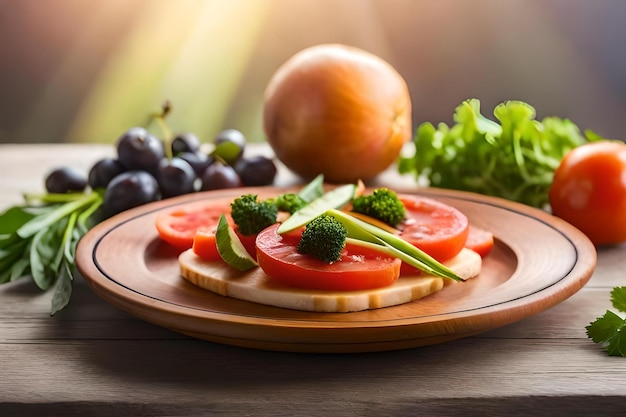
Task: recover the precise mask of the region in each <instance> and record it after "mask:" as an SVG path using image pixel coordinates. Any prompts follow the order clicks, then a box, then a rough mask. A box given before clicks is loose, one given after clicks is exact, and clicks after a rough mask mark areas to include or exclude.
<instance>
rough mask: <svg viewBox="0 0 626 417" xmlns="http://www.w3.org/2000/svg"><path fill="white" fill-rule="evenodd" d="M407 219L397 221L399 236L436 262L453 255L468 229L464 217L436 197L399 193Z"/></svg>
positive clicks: (443, 260)
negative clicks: (402, 194)
mask: <svg viewBox="0 0 626 417" xmlns="http://www.w3.org/2000/svg"><path fill="white" fill-rule="evenodd" d="M399 197H400V200H401V201H402V203H403V204H404V207H405V208H406V220H405V221H403V222H402V223H401V224H400V225H398V229H399V230H400V234H399V235H400V236H401V237H402V238H403V239H405V240H406V241H408V242H410V243H411V244H413V245H414V246H416V247H418V248H419V249H421V250H423V251H424V252H426V253H427V254H429V255H430V256H432V257H433V258H435V259H436V260H438V261H439V262H445V261H447V260H448V259H451V258H453V257H454V256H456V255H457V254H458V253H459V252H460V251H461V249H463V247H464V246H465V241H466V240H467V235H468V233H469V222H468V220H467V217H466V216H465V215H464V214H463V213H461V212H460V211H459V210H457V209H455V208H454V207H451V206H449V205H447V204H444V203H441V202H439V201H436V200H433V199H430V198H425V197H419V196H399Z"/></svg>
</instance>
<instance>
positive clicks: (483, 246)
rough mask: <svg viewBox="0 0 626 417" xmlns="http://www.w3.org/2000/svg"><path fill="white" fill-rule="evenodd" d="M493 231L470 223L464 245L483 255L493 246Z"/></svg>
mask: <svg viewBox="0 0 626 417" xmlns="http://www.w3.org/2000/svg"><path fill="white" fill-rule="evenodd" d="M493 243H494V242H493V233H491V232H490V231H488V230H484V229H481V228H480V227H476V226H473V225H471V224H470V228H469V234H468V235H467V241H466V242H465V247H466V248H468V249H471V250H473V251H474V252H476V253H477V254H479V255H480V256H481V257H483V258H484V257H485V256H487V255H488V254H489V252H491V249H492V248H493Z"/></svg>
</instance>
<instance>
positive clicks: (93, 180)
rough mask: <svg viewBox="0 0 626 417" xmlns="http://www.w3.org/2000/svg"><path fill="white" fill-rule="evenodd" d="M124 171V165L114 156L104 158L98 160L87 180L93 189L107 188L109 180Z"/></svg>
mask: <svg viewBox="0 0 626 417" xmlns="http://www.w3.org/2000/svg"><path fill="white" fill-rule="evenodd" d="M122 172H124V166H123V165H122V164H121V162H120V161H118V160H117V159H114V158H104V159H101V160H99V161H97V162H96V163H95V164H93V166H92V167H91V169H90V170H89V174H88V175H87V182H88V184H89V186H90V187H91V188H92V189H94V190H95V189H97V188H106V186H107V185H109V182H111V180H112V179H113V178H115V177H116V176H118V175H119V174H121V173H122Z"/></svg>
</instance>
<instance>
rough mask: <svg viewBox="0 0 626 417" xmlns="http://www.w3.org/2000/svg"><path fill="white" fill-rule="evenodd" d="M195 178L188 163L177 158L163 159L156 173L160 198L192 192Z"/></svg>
mask: <svg viewBox="0 0 626 417" xmlns="http://www.w3.org/2000/svg"><path fill="white" fill-rule="evenodd" d="M196 178H197V176H196V172H195V171H194V170H193V168H192V167H191V165H190V164H189V162H187V161H185V160H184V159H181V158H178V157H173V158H172V159H164V160H163V161H162V163H161V164H159V168H158V169H157V173H156V180H157V182H158V183H159V189H160V190H161V197H162V198H168V197H174V196H177V195H182V194H189V193H192V192H194V191H195V181H196Z"/></svg>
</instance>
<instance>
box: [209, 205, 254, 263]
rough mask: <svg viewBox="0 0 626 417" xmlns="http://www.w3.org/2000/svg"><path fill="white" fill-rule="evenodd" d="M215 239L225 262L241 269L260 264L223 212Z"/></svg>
mask: <svg viewBox="0 0 626 417" xmlns="http://www.w3.org/2000/svg"><path fill="white" fill-rule="evenodd" d="M215 240H216V242H217V252H218V253H219V254H220V256H221V257H222V259H223V260H224V262H226V263H227V264H228V265H230V266H232V267H233V268H235V269H238V270H239V271H247V270H248V269H252V268H254V267H255V266H257V265H258V264H257V262H256V260H255V259H254V258H253V257H252V256H250V254H249V253H248V251H247V250H246V248H245V247H244V246H243V243H241V240H240V239H239V236H237V233H235V231H234V230H233V229H232V228H231V227H230V226H229V225H228V221H226V216H225V215H223V214H222V215H221V217H220V220H219V222H218V223H217V231H216V232H215Z"/></svg>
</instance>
